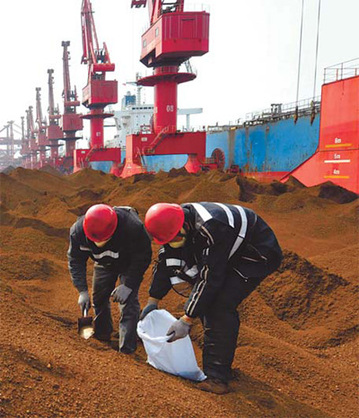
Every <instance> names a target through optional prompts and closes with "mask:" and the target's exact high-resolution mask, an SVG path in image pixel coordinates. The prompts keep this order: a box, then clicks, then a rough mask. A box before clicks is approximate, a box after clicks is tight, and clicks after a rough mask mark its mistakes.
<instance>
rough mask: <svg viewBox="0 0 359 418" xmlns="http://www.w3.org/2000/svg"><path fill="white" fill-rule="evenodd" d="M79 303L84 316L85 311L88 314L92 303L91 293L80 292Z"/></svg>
mask: <svg viewBox="0 0 359 418" xmlns="http://www.w3.org/2000/svg"><path fill="white" fill-rule="evenodd" d="M77 303H78V304H79V306H80V308H81V312H82V314H83V313H84V311H85V310H86V311H87V312H88V311H89V310H90V307H91V301H90V296H89V292H88V291H87V290H83V291H82V292H80V295H79V299H78V301H77Z"/></svg>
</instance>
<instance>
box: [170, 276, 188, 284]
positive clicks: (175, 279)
mask: <svg viewBox="0 0 359 418" xmlns="http://www.w3.org/2000/svg"><path fill="white" fill-rule="evenodd" d="M170 281H171V284H172V285H175V284H180V283H186V281H185V280H182V279H180V278H179V277H177V276H173V277H170Z"/></svg>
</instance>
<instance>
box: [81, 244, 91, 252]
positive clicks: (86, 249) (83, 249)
mask: <svg viewBox="0 0 359 418" xmlns="http://www.w3.org/2000/svg"><path fill="white" fill-rule="evenodd" d="M80 250H81V251H90V252H91V249H90V248H87V247H84V246H83V245H80Z"/></svg>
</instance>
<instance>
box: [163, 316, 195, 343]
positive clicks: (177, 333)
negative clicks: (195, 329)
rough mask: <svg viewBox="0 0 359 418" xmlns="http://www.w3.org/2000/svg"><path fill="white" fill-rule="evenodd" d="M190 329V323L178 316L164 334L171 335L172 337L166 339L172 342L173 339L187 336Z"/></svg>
mask: <svg viewBox="0 0 359 418" xmlns="http://www.w3.org/2000/svg"><path fill="white" fill-rule="evenodd" d="M190 329H191V325H190V324H189V323H187V322H186V321H185V320H184V319H182V318H180V319H177V321H176V322H174V323H173V324H172V325H171V326H170V328H169V329H168V331H167V334H166V335H171V334H172V337H171V338H170V339H169V340H167V342H169V343H173V341H176V340H179V339H180V338H184V337H187V335H188V334H189V331H190Z"/></svg>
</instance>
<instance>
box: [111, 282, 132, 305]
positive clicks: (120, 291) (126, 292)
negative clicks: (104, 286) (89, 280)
mask: <svg viewBox="0 0 359 418" xmlns="http://www.w3.org/2000/svg"><path fill="white" fill-rule="evenodd" d="M131 292H132V289H130V288H129V287H127V286H126V285H125V284H120V285H119V286H117V287H115V289H114V290H113V291H112V293H111V297H112V300H113V301H114V302H119V303H120V304H121V305H124V304H125V303H126V300H127V299H128V297H129V296H130V294H131Z"/></svg>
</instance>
